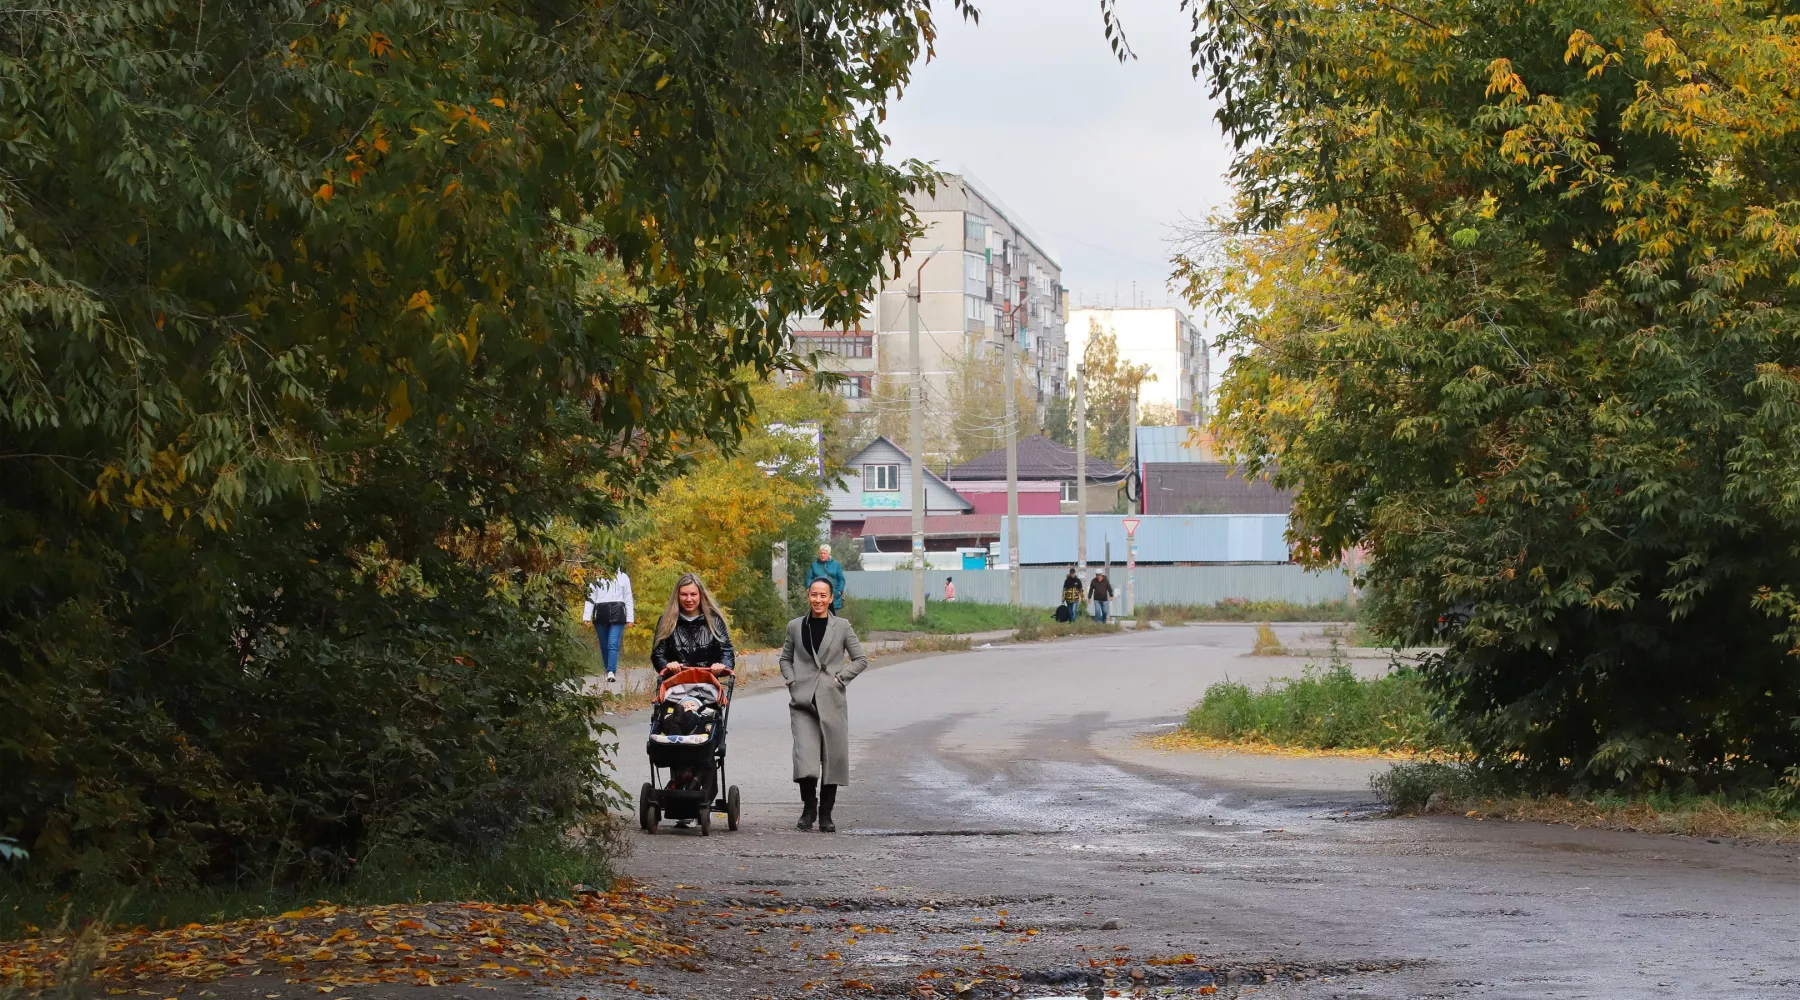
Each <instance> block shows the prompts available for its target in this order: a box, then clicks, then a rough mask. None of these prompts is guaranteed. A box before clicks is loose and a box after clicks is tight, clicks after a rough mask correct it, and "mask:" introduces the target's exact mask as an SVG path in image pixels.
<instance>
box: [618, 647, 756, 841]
mask: <svg viewBox="0 0 1800 1000" xmlns="http://www.w3.org/2000/svg"><path fill="white" fill-rule="evenodd" d="M736 686H737V676H736V675H735V674H731V673H726V674H725V675H724V676H723V677H722V678H721V677H715V676H713V672H712V671H710V670H704V669H700V668H698V667H689V668H687V669H684V670H679V671H677V672H675V673H674V674H671V675H670V676H668V677H666V678H664V679H663V680H662V682H661V683H660V684H658V685H657V689H656V701H655V703H654V704H652V705H651V706H650V738H649V740H648V741H647V742H646V744H645V750H646V752H647V753H648V754H649V756H650V780H649V781H647V782H645V783H644V787H643V788H642V789H641V790H640V791H639V792H638V825H639V826H641V827H643V828H644V832H645V833H648V834H655V833H656V828H657V827H658V826H659V825H660V824H661V823H662V821H663V820H664V819H674V820H684V819H691V820H698V821H699V823H700V835H701V836H703V837H710V836H712V816H713V813H721V812H722V813H724V814H725V825H726V827H727V828H728V829H731V830H735V829H737V828H738V809H739V806H738V790H737V786H736V785H732V786H731V787H730V788H729V789H727V790H726V792H725V795H724V797H722V798H721V797H720V796H719V789H720V788H721V787H723V786H724V785H725V724H726V722H727V721H729V719H730V717H731V692H732V690H733V689H734V688H735V687H736ZM665 771H666V772H667V777H666V778H665V776H664V772H665Z"/></svg>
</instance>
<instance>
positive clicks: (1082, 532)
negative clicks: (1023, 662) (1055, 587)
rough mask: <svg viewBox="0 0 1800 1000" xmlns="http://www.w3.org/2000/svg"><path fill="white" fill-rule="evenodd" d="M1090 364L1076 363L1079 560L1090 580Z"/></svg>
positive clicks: (1076, 478) (1076, 549)
mask: <svg viewBox="0 0 1800 1000" xmlns="http://www.w3.org/2000/svg"><path fill="white" fill-rule="evenodd" d="M1086 381H1087V365H1085V364H1077V365H1076V366H1075V560H1076V565H1077V566H1078V567H1079V568H1080V571H1081V579H1082V581H1083V582H1084V583H1085V581H1086V580H1087V568H1088V567H1087V387H1086V385H1085V384H1084V383H1086Z"/></svg>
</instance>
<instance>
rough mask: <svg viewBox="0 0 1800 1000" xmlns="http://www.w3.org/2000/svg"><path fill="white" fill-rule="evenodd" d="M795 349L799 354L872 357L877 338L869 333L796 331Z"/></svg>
mask: <svg viewBox="0 0 1800 1000" xmlns="http://www.w3.org/2000/svg"><path fill="white" fill-rule="evenodd" d="M794 351H795V352H796V353H798V354H835V355H837V356H838V357H840V358H872V357H874V356H875V338H874V335H873V334H868V333H830V332H827V333H796V334H794Z"/></svg>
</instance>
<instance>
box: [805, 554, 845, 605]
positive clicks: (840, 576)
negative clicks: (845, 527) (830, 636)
mask: <svg viewBox="0 0 1800 1000" xmlns="http://www.w3.org/2000/svg"><path fill="white" fill-rule="evenodd" d="M814 580H824V581H825V582H827V583H829V584H831V610H833V611H842V610H844V567H842V566H840V565H838V561H837V560H836V559H833V558H831V546H829V545H821V546H819V557H818V558H817V559H814V560H813V561H812V565H811V566H808V567H806V585H807V586H808V587H811V586H812V584H813V581H814Z"/></svg>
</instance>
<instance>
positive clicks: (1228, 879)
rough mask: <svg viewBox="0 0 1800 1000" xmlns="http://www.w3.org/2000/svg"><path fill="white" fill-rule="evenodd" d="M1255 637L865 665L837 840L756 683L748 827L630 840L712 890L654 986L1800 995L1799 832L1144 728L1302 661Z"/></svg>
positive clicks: (748, 697) (853, 991) (743, 761)
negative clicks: (1169, 750)
mask: <svg viewBox="0 0 1800 1000" xmlns="http://www.w3.org/2000/svg"><path fill="white" fill-rule="evenodd" d="M1278 631H1280V632H1282V633H1283V638H1284V640H1287V641H1290V642H1291V641H1292V640H1294V639H1297V638H1298V632H1299V629H1298V627H1281V626H1278ZM1253 638H1254V630H1253V628H1252V627H1250V626H1239V625H1206V626H1189V627H1181V628H1170V629H1166V630H1162V631H1150V632H1145V633H1140V634H1122V635H1117V636H1100V637H1093V638H1086V639H1076V640H1065V641H1062V642H1057V643H1044V644H1027V645H1017V646H1013V645H1003V646H996V647H993V648H991V649H980V650H972V651H970V652H968V653H957V654H949V655H939V656H931V657H925V658H918V659H912V660H909V661H905V662H897V663H892V664H889V665H884V666H879V667H877V668H875V669H872V670H870V671H869V672H868V673H866V674H865V675H864V676H863V677H862V678H861V679H859V680H858V681H857V682H856V683H855V684H853V685H852V687H851V690H850V705H851V717H852V727H853V733H854V742H853V751H852V755H853V762H852V780H853V783H852V784H851V785H850V786H849V787H847V788H845V789H844V790H843V794H842V797H841V798H840V800H839V805H838V811H837V819H838V825H839V831H840V832H839V833H837V834H836V835H824V834H820V833H816V832H814V833H801V832H799V831H796V830H795V829H794V828H793V821H794V818H795V816H796V814H797V813H798V802H797V797H796V795H795V792H794V785H793V783H792V781H791V780H790V778H791V776H790V773H789V763H788V760H789V737H788V722H787V707H786V696H785V692H784V691H782V690H780V689H775V690H765V691H762V692H757V693H745V694H741V695H740V697H739V699H738V701H737V704H736V705H735V706H734V708H733V713H732V722H731V737H730V760H729V768H730V779H731V781H732V782H733V783H735V784H737V785H739V786H741V788H742V790H743V794H744V798H745V807H744V813H745V815H744V823H743V829H742V830H740V831H738V832H736V833H727V832H725V831H724V823H723V819H722V817H721V819H720V821H719V822H718V824H717V825H716V826H715V827H714V830H713V834H712V836H710V837H705V838H702V837H700V836H699V835H698V831H697V830H690V831H674V830H672V829H671V828H670V826H669V825H668V824H666V823H665V825H664V827H663V831H662V833H661V834H660V835H658V836H655V837H649V836H644V835H641V834H636V835H634V852H633V855H632V856H631V857H629V858H627V859H626V860H625V861H624V862H623V863H622V866H621V867H622V869H623V870H624V872H626V873H627V874H630V875H632V876H634V877H635V878H637V879H640V880H641V881H643V882H645V883H648V884H649V885H650V886H652V887H655V888H660V889H666V890H669V891H672V892H674V893H676V894H677V895H680V896H684V897H688V898H698V899H705V900H707V905H706V906H705V907H703V908H697V909H696V914H697V915H698V914H705V916H704V917H700V916H696V917H695V918H694V919H695V921H696V922H695V923H694V924H693V925H692V926H691V928H690V929H691V930H693V931H694V932H696V933H697V934H699V935H700V936H701V940H702V941H703V942H704V944H705V945H706V947H707V949H708V950H709V953H710V957H709V958H708V959H707V960H705V961H704V962H703V963H702V965H703V971H701V972H691V973H676V972H664V973H657V974H654V975H652V974H648V973H647V974H646V977H645V985H649V986H651V987H652V988H654V989H657V990H658V991H660V992H663V993H665V994H674V995H695V996H700V995H705V996H720V995H733V996H744V997H750V996H784V997H785V996H797V995H808V996H814V995H819V994H822V993H824V994H832V995H864V994H868V993H881V994H886V995H904V994H911V995H914V996H923V997H933V996H935V997H945V998H947V997H952V996H961V997H964V998H976V997H990V996H996V995H1008V994H1012V993H1015V992H1016V993H1017V994H1018V995H1021V996H1031V995H1037V996H1045V995H1052V994H1067V995H1082V994H1084V993H1087V994H1089V995H1096V994H1094V993H1092V992H1090V991H1096V990H1098V991H1102V992H1110V991H1114V990H1116V991H1120V992H1121V993H1125V994H1127V995H1129V994H1130V993H1132V992H1133V991H1134V990H1135V991H1136V992H1138V993H1141V994H1156V993H1173V994H1177V995H1184V996H1186V995H1217V996H1246V995H1250V994H1252V993H1255V994H1256V995H1259V996H1263V997H1321V998H1322V997H1396V998H1398V997H1682V998H1688V997H1714V996H1717V997H1733V998H1743V997H1756V998H1760V997H1778V996H1800V862H1797V857H1800V851H1796V850H1794V849H1792V848H1769V847H1749V846H1742V845H1733V844H1712V843H1708V842H1705V841H1699V840H1692V839H1685V838H1674V837H1652V836H1644V835H1635V834H1621V833H1613V832H1606V831H1578V830H1571V829H1564V828H1555V827H1545V826H1537V825H1529V824H1506V823H1495V822H1486V823H1481V822H1476V821H1473V820H1461V819H1454V818H1430V819H1411V820H1387V819H1381V818H1377V817H1375V815H1374V808H1375V803H1374V801H1373V799H1372V797H1371V796H1370V794H1369V793H1368V791H1367V780H1368V777H1369V775H1370V774H1371V773H1372V772H1373V771H1375V770H1378V769H1380V768H1382V767H1385V765H1383V764H1380V763H1377V762H1370V761H1362V760H1342V759H1334V760H1319V759H1292V758H1273V757H1258V756H1240V755H1221V754H1162V753H1158V752H1156V751H1153V750H1149V749H1146V748H1144V747H1143V746H1142V745H1141V744H1140V742H1139V741H1140V739H1141V737H1142V736H1143V735H1144V734H1146V733H1153V732H1155V731H1156V730H1157V729H1158V728H1166V727H1167V726H1169V725H1171V724H1173V723H1176V722H1178V721H1179V719H1180V718H1181V716H1182V714H1183V713H1184V712H1185V710H1186V709H1187V707H1188V706H1190V705H1191V704H1193V703H1194V702H1195V701H1197V700H1198V699H1199V697H1200V695H1201V693H1202V692H1203V691H1204V690H1205V688H1206V687H1207V685H1209V684H1211V683H1213V682H1215V681H1218V680H1221V679H1224V678H1226V677H1230V678H1232V679H1237V680H1244V681H1248V682H1250V683H1253V684H1254V683H1259V682H1260V681H1262V680H1263V679H1266V678H1268V677H1272V676H1280V675H1285V674H1292V673H1295V672H1297V671H1298V670H1299V669H1300V667H1301V666H1302V665H1303V664H1302V662H1301V661H1297V660H1284V659H1272V658H1260V657H1259V658H1252V657H1248V656H1246V655H1244V654H1245V653H1247V651H1248V650H1249V648H1250V646H1251V644H1252V641H1253ZM1357 669H1359V670H1361V671H1365V672H1368V671H1378V670H1380V669H1382V665H1381V664H1380V663H1379V662H1371V661H1360V662H1359V663H1358V664H1357ZM617 721H618V722H619V723H620V728H621V730H622V731H623V732H624V733H625V734H626V735H625V737H624V743H625V747H624V749H623V750H622V752H621V757H622V764H621V768H620V780H621V783H622V784H624V785H625V786H626V787H627V788H631V789H636V788H637V786H638V784H639V783H640V782H642V781H643V780H644V774H643V772H644V770H645V765H644V763H643V757H642V756H641V752H640V751H639V750H638V748H639V747H641V745H642V744H641V739H642V733H643V731H644V722H643V719H642V718H641V717H639V716H631V717H623V718H621V719H619V720H617ZM1189 956H1191V958H1190V957H1189ZM975 980H982V982H978V983H977V982H974V981H975ZM959 987H961V988H963V992H962V993H961V994H958V992H957V991H958V988H959ZM1209 990H1210V991H1215V992H1211V993H1209V992H1208V991H1209ZM558 992H559V993H560V992H568V993H569V996H571V997H573V996H575V995H577V993H580V994H584V995H588V996H594V997H599V996H611V995H627V994H624V993H622V992H620V991H618V990H617V989H616V988H615V987H611V986H595V987H589V988H583V989H580V990H574V989H573V988H570V989H568V990H559V991H558Z"/></svg>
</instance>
